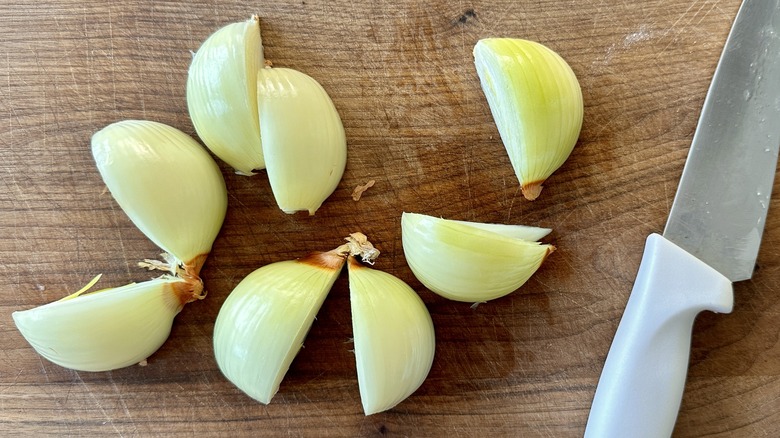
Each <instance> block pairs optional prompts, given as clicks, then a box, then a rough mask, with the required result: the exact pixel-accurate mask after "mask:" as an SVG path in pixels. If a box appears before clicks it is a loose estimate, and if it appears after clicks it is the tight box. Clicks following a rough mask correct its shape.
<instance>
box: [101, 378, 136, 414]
mask: <svg viewBox="0 0 780 438" xmlns="http://www.w3.org/2000/svg"><path fill="white" fill-rule="evenodd" d="M108 381H109V382H111V388H112V389H113V390H114V392H115V393H116V395H117V396H118V397H119V404H121V405H122V411H124V413H125V416H126V417H127V418H128V419H129V420H130V423H131V424H132V425H133V427H135V420H134V419H133V414H131V413H130V409H128V408H127V403H125V397H124V395H122V391H121V390H120V389H119V387H118V386H117V384H116V382H115V381H114V376H113V374H112V373H111V372H110V371H109V372H108Z"/></svg>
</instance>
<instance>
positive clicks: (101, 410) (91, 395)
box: [74, 371, 123, 436]
mask: <svg viewBox="0 0 780 438" xmlns="http://www.w3.org/2000/svg"><path fill="white" fill-rule="evenodd" d="M74 374H75V375H76V379H77V380H78V382H79V384H80V385H81V386H82V387H83V388H84V389H85V390H86V391H87V395H89V398H91V399H92V400H93V401H94V402H95V405H96V406H97V407H98V409H99V410H100V413H101V414H103V418H105V419H106V421H104V422H103V424H105V423H110V424H111V427H113V428H114V431H115V432H116V433H117V435H119V436H123V435H122V431H120V430H119V428H117V427H116V424H114V420H113V419H112V418H111V417H109V415H108V412H106V410H105V409H103V404H102V403H100V400H99V399H98V398H97V397H95V394H94V393H93V392H92V390H91V389H90V388H89V386H87V383H86V382H84V379H82V378H81V374H79V373H78V371H76V372H74Z"/></svg>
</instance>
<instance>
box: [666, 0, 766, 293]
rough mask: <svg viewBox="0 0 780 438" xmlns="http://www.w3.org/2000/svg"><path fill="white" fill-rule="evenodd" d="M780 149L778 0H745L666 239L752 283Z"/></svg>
mask: <svg viewBox="0 0 780 438" xmlns="http://www.w3.org/2000/svg"><path fill="white" fill-rule="evenodd" d="M779 148H780V0H745V1H744V3H743V4H742V6H741V7H740V10H739V12H738V14H737V18H736V19H735V21H734V25H733V27H732V29H731V33H730V34H729V37H728V39H727V41H726V45H725V47H724V49H723V54H722V55H721V58H720V62H719V63H718V67H717V69H716V70H715V75H714V77H713V79H712V84H711V85H710V89H709V92H708V93H707V97H706V99H705V101H704V107H703V109H702V113H701V117H700V118H699V124H698V126H697V128H696V133H695V134H694V136H693V142H692V144H691V149H690V152H689V153H688V159H687V161H686V162H685V168H684V169H683V174H682V178H681V179H680V185H679V188H678V189H677V195H676V196H675V198H674V204H673V205H672V210H671V213H670V215H669V220H668V222H667V223H666V228H665V229H664V233H663V234H664V237H666V238H667V239H669V240H671V241H673V242H674V243H676V244H677V245H679V246H680V247H682V248H684V249H685V250H686V251H688V252H689V253H691V254H692V255H694V256H696V257H697V258H699V259H700V260H702V261H704V262H705V263H707V264H709V265H710V266H712V267H713V268H715V269H717V270H718V271H719V272H721V273H722V274H723V275H725V276H726V277H728V278H729V279H730V280H731V281H739V280H745V279H748V278H750V276H751V275H752V273H753V267H754V265H755V261H756V257H757V255H758V247H759V244H760V242H761V235H762V233H763V230H764V221H765V219H766V213H767V208H768V206H769V198H770V195H771V192H772V183H773V181H774V176H775V171H776V168H777V157H778V149H779Z"/></svg>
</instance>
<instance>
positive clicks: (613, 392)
mask: <svg viewBox="0 0 780 438" xmlns="http://www.w3.org/2000/svg"><path fill="white" fill-rule="evenodd" d="M778 149H780V0H745V1H744V2H743V3H742V5H741V6H740V9H739V11H738V13H737V16H736V18H735V20H734V24H733V26H732V28H731V32H730V33H729V36H728V39H727V40H726V44H725V46H724V49H723V52H722V55H721V58H720V61H719V62H718V66H717V68H716V70H715V74H714V75H713V80H712V83H711V85H710V89H709V91H708V92H707V96H706V98H705V101H704V106H703V108H702V112H701V116H700V118H699V123H698V125H697V127H696V131H695V133H694V137H693V141H692V143H691V148H690V151H689V153H688V158H687V160H686V163H685V167H684V169H683V174H682V177H681V179H680V184H679V187H678V190H677V193H676V194H675V198H674V202H673V204H672V208H671V211H670V214H669V219H668V221H667V224H666V227H665V229H664V232H663V235H659V234H651V235H650V236H649V237H648V239H647V243H646V245H645V251H644V253H643V255H642V261H641V263H640V266H639V270H638V272H637V279H636V282H635V283H634V287H633V289H632V291H631V295H630V296H629V299H628V303H627V304H626V309H625V311H624V313H623V317H622V318H621V320H620V323H619V325H618V329H617V332H616V333H615V338H614V340H613V342H612V346H611V347H610V350H609V353H608V355H607V359H606V361H605V363H604V368H603V370H602V373H601V377H600V379H599V383H598V386H597V388H596V393H595V396H594V399H593V403H592V405H591V410H590V414H589V417H588V423H587V426H586V429H585V437H586V438H597V437H598V438H610V437H616V438H618V437H619V438H623V437H668V436H671V434H672V431H673V429H674V424H675V422H676V419H677V414H678V411H679V408H680V402H681V400H682V394H683V390H684V386H685V376H686V373H687V368H688V358H689V353H690V345H691V335H692V333H691V332H692V329H693V322H694V319H695V318H696V315H698V314H699V313H700V312H701V311H703V310H710V311H714V312H719V313H728V312H731V309H732V306H733V288H732V282H734V281H740V280H745V279H749V278H750V277H751V275H752V272H753V267H754V265H755V261H756V258H757V255H758V249H759V245H760V242H761V235H762V233H763V229H764V223H765V219H766V214H767V209H768V204H769V199H770V196H771V191H772V185H773V181H774V176H775V172H776V169H777V157H778Z"/></svg>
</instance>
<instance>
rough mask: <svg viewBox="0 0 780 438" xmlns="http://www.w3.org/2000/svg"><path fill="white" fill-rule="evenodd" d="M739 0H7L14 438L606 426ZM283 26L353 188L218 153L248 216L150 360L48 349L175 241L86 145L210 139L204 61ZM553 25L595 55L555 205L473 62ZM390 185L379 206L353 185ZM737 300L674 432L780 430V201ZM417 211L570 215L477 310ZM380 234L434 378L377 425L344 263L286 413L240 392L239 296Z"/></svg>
mask: <svg viewBox="0 0 780 438" xmlns="http://www.w3.org/2000/svg"><path fill="white" fill-rule="evenodd" d="M738 6H739V2H738V1H736V0H728V1H716V0H693V1H692V0H651V1H647V2H624V1H616V0H605V1H595V0H586V1H570V0H567V1H553V0H542V1H534V2H509V1H498V2H488V1H473V2H446V1H441V0H434V1H430V2H420V3H417V2H411V1H409V2H399V3H398V4H390V3H388V4H382V2H375V1H368V0H353V1H340V0H339V1H331V2H327V1H323V0H298V1H295V2H279V1H269V2H256V3H246V2H244V3H241V2H238V3H235V2H231V3H226V2H218V1H213V2H208V1H198V2H194V3H193V2H143V1H140V0H127V1H124V2H121V3H116V4H109V3H108V2H101V1H94V0H90V1H86V2H83V1H78V2H77V1H74V0H58V1H40V2H32V1H23V2H14V3H3V4H2V5H0V17H2V19H0V41H2V42H1V43H0V116H2V120H0V143H1V144H0V332H2V337H0V351H1V353H0V436H9V435H12V434H20V435H21V434H25V435H32V436H39V435H43V434H48V435H57V436H82V435H93V436H114V435H116V436H150V435H177V436H191V435H196V434H197V435H206V436H244V435H247V436H248V435H251V436H257V435H261V436H263V435H269V436H271V435H273V436H278V435H288V436H379V435H391V436H464V437H471V436H528V437H532V436H540V437H575V436H581V435H582V432H583V430H584V427H585V423H586V419H587V416H588V411H589V408H590V402H591V400H592V397H593V393H594V391H595V388H596V383H597V381H598V377H599V374H600V372H601V367H602V365H603V362H604V359H605V357H606V354H607V351H608V349H609V345H610V343H611V340H612V336H613V335H614V332H615V329H616V327H617V324H618V322H619V319H620V316H621V314H622V311H623V308H624V306H625V303H626V300H627V299H628V294H629V291H630V290H631V287H632V284H633V280H634V276H635V273H636V270H637V267H638V264H639V259H640V256H641V253H642V250H643V245H644V239H645V238H646V236H647V235H648V234H649V233H651V232H658V231H660V230H662V228H663V224H664V222H665V220H666V216H667V214H668V211H669V206H670V203H671V201H672V198H673V196H674V192H675V189H676V186H677V182H678V179H679V176H680V173H681V170H682V166H683V162H684V160H685V157H686V155H687V152H688V146H689V144H690V141H691V137H692V134H693V131H694V128H695V126H696V121H697V119H698V115H699V111H700V109H701V105H702V102H703V99H704V96H705V93H706V90H707V87H708V85H709V82H710V79H711V76H712V73H713V71H714V68H715V65H716V63H717V60H718V57H719V55H720V51H721V49H722V47H723V43H724V41H725V38H726V36H727V34H728V31H729V28H730V26H731V22H732V20H733V19H734V16H735V14H736V11H737V8H738ZM253 13H256V14H259V16H260V17H261V24H262V32H263V39H264V43H265V50H266V56H267V57H268V59H270V60H272V61H273V63H274V65H276V66H283V67H291V68H295V69H298V70H301V71H303V72H306V73H308V74H310V75H311V76H313V77H315V78H316V79H317V80H319V81H320V82H321V83H322V84H323V86H324V87H325V89H326V90H327V91H328V92H329V93H330V95H331V96H332V98H333V100H334V102H335V104H336V107H337V108H338V110H339V112H340V114H341V117H342V119H343V122H344V126H345V129H346V133H347V138H348V147H349V158H348V163H347V170H346V173H345V174H344V178H343V180H342V182H341V184H340V186H339V187H338V189H337V190H336V192H335V193H334V194H333V195H332V196H331V197H330V199H329V200H328V201H327V202H326V203H325V205H324V206H323V207H322V209H320V210H319V211H318V212H317V215H316V216H314V217H308V216H306V215H292V216H289V215H285V214H283V213H282V212H281V211H279V210H278V209H277V207H276V205H275V202H274V200H273V196H272V193H271V191H270V188H269V186H268V183H267V178H266V175H265V174H264V173H261V174H259V175H256V176H254V177H251V178H247V177H243V176H238V175H235V174H234V173H233V172H232V171H231V169H229V168H228V167H227V166H226V165H224V163H221V162H220V166H221V169H222V170H223V173H224V176H225V180H226V183H227V187H228V191H229V210H228V215H227V218H226V220H225V223H224V227H223V229H222V232H221V234H220V235H219V237H218V238H217V241H216V242H215V245H214V249H213V252H212V254H211V257H210V258H209V260H208V263H207V265H206V268H205V270H204V271H203V277H204V279H205V283H206V286H207V289H208V291H209V296H208V297H207V298H206V299H205V300H203V301H201V302H197V303H193V304H190V305H188V306H187V307H186V308H185V309H184V310H183V311H182V312H181V314H180V315H179V316H178V317H177V318H176V320H175V322H174V327H173V332H172V333H171V336H170V338H169V339H168V341H167V342H166V343H165V345H163V347H162V348H161V349H160V350H159V351H158V352H157V353H155V354H154V355H153V356H151V357H150V358H149V359H148V365H147V366H145V367H141V366H133V367H129V368H125V369H121V370H116V371H112V372H103V373H87V372H74V371H71V370H67V369H64V368H61V367H59V366H56V365H54V364H52V363H50V362H48V361H46V360H45V359H42V358H41V357H39V356H38V355H37V354H36V353H35V352H34V351H33V349H32V348H31V347H30V346H29V345H28V344H27V343H26V342H25V341H24V339H23V338H22V337H21V335H20V334H19V333H18V331H17V330H16V328H15V326H14V325H13V322H12V320H11V316H10V315H11V312H13V311H15V310H20V309H28V308H31V307H34V306H37V305H41V304H44V303H47V302H50V301H53V300H56V299H58V298H61V297H63V296H64V295H66V294H68V293H71V292H73V291H75V290H78V289H79V288H81V286H83V285H84V284H85V283H86V282H87V281H88V280H89V279H91V278H92V277H93V276H95V275H96V274H98V273H102V274H103V279H102V280H101V283H100V284H101V285H102V286H103V287H109V286H118V285H122V284H126V283H128V282H132V281H140V280H144V279H147V278H149V276H150V274H149V273H147V272H145V271H143V270H141V269H139V268H137V267H136V266H135V264H136V262H137V261H139V260H141V259H144V258H149V257H155V256H156V255H157V254H158V252H159V250H158V249H157V248H156V247H155V246H154V245H153V244H152V243H151V242H150V241H148V240H147V239H146V238H145V237H144V236H143V235H142V234H141V233H140V232H139V231H138V230H137V229H136V228H135V227H134V226H133V225H132V224H131V223H130V221H129V220H128V218H127V217H126V216H125V214H124V213H123V212H122V211H121V209H120V208H119V207H118V206H117V204H116V203H115V201H114V200H113V199H112V197H111V195H110V194H109V193H108V192H107V191H106V189H105V186H104V185H103V183H102V181H101V179H100V176H99V174H98V172H97V170H96V168H95V166H94V163H93V160H92V157H91V153H90V149H89V140H90V136H91V135H92V133H94V132H95V131H97V130H98V129H100V128H102V127H103V126H105V125H107V124H109V123H111V122H114V121H118V120H122V119H134V118H141V119H150V120H156V121H159V122H163V123H167V124H169V125H171V126H174V127H177V128H179V129H181V130H183V131H185V132H187V133H189V134H192V135H194V129H193V128H192V124H191V122H190V120H189V118H188V115H187V108H186V102H185V97H184V96H185V93H184V91H185V81H186V75H187V68H188V66H189V62H190V59H191V52H192V51H195V50H197V48H198V46H199V45H200V43H201V42H202V41H203V40H204V39H205V38H206V37H207V36H208V35H209V34H210V33H212V32H213V31H215V30H216V29H218V28H219V27H221V26H223V25H225V24H228V23H231V22H235V21H239V20H244V19H247V18H248V17H249V16H250V15H251V14H253ZM492 36H512V37H522V38H526V39H531V40H535V41H539V42H542V43H544V44H546V45H548V46H549V47H551V48H552V49H554V50H556V51H557V52H558V53H560V54H561V55H562V56H563V57H564V58H565V59H566V60H567V61H568V62H569V63H570V64H571V66H572V68H573V69H574V71H575V72H576V74H577V76H578V78H579V80H580V83H581V85H582V90H583V94H584V99H585V121H584V125H583V129H582V134H581V136H580V141H579V143H578V145H577V147H576V149H575V151H574V153H573V154H572V156H571V158H570V159H569V160H568V161H567V162H566V164H565V165H564V166H563V167H562V168H561V169H560V170H559V171H558V172H556V173H555V174H554V175H553V176H552V178H550V179H549V181H548V183H547V184H546V186H545V190H544V192H543V193H542V196H541V197H540V198H539V199H538V200H537V201H535V202H528V201H526V200H525V199H523V197H522V195H521V194H520V190H519V187H518V183H517V180H516V178H515V176H514V174H513V172H512V169H511V166H510V164H509V160H508V158H507V155H506V152H505V151H504V148H503V146H502V145H501V143H500V139H499V137H498V132H497V130H496V128H495V125H494V123H493V121H492V118H491V116H490V112H489V109H488V107H487V103H486V101H485V99H484V96H483V95H482V92H481V90H480V88H479V82H478V79H477V76H476V73H475V71H474V67H473V59H472V55H471V51H472V48H473V46H474V43H475V42H476V41H477V40H478V39H480V38H484V37H492ZM368 180H375V181H376V185H375V186H374V187H372V188H371V189H369V190H368V191H367V192H366V193H365V194H364V195H363V197H362V199H360V201H358V202H355V201H353V200H352V198H351V193H352V190H353V188H354V187H355V186H357V185H360V184H364V183H366V182H367V181H368ZM775 193H776V195H775V196H773V200H772V207H771V208H770V211H769V218H768V220H767V228H766V232H765V235H764V242H763V246H762V249H761V253H760V256H759V259H758V266H757V271H756V274H755V276H754V278H753V279H752V280H751V281H746V282H742V283H739V284H736V285H735V292H736V302H735V308H734V312H733V313H732V314H730V315H715V314H711V313H705V314H702V315H701V316H700V318H699V319H698V320H697V322H696V325H695V334H694V337H693V347H692V354H691V368H690V372H689V379H688V384H687V387H686V393H685V396H684V400H683V404H682V410H681V413H680V417H679V420H678V423H677V429H676V433H675V435H676V436H680V437H693V436H737V437H757V436H777V435H778V434H780V413H778V412H780V410H779V408H780V398H778V394H780V360H779V359H780V346H779V345H778V339H779V338H780V328H779V327H780V325H779V324H778V323H777V320H778V312H779V311H780V300H779V298H778V297H780V293H779V292H780V286H778V285H780V250H778V248H780V214H778V213H780V212H778V211H777V206H778V205H780V204H778V201H779V200H778V199H777V198H778V195H777V194H778V193H780V191H778V190H775ZM402 211H411V212H420V213H426V214H431V215H435V216H442V217H447V218H452V219H463V220H475V221H481V222H497V223H508V224H527V225H535V226H544V227H550V228H552V229H553V230H554V231H553V233H552V235H551V236H549V237H548V238H547V239H546V240H547V241H548V242H550V243H553V244H555V245H556V246H557V248H558V251H556V252H555V253H554V254H553V255H552V256H551V257H550V258H549V260H548V261H547V262H546V264H545V265H544V266H543V267H542V268H541V269H540V270H539V271H538V272H537V274H536V275H535V276H534V277H533V278H532V279H531V280H530V281H529V282H528V283H527V284H526V285H525V286H523V287H522V288H521V289H520V290H519V291H517V292H515V293H513V294H511V295H510V296H507V297H505V298H502V299H499V300H495V301H492V302H489V303H487V304H483V305H479V306H477V307H476V308H472V307H470V306H469V305H468V304H464V303H456V302H451V301H448V300H445V299H443V298H441V297H438V296H436V295H434V294H433V293H431V292H430V291H428V290H426V289H425V288H424V287H423V286H422V285H421V284H420V282H419V281H417V280H416V278H415V277H414V276H413V274H412V273H411V271H410V270H409V268H408V266H407V264H406V261H405V259H404V255H403V251H402V248H401V240H400V224H399V219H400V214H401V212H402ZM353 231H362V232H364V233H365V234H367V235H368V236H369V237H370V238H371V240H372V241H373V242H374V243H375V244H376V245H377V246H378V247H379V248H380V249H381V250H382V256H381V257H380V259H379V261H378V263H377V264H376V268H378V269H381V270H384V271H386V272H390V273H392V274H394V275H396V276H398V277H400V278H401V279H403V280H404V281H406V282H407V283H409V284H410V285H411V286H412V287H413V288H414V289H415V290H416V291H417V292H419V294H420V295H421V297H422V298H423V300H424V301H425V303H426V304H427V306H428V308H429V310H430V312H431V315H432V317H433V321H434V324H435V327H436V336H437V346H436V357H435V361H434V364H433V368H432V370H431V372H430V375H429V377H428V379H427V380H426V382H425V383H424V384H423V386H422V387H421V388H420V389H419V390H418V391H417V392H416V393H415V394H414V395H413V396H412V397H410V398H409V399H407V400H406V401H404V402H403V403H401V404H400V405H399V406H398V407H396V408H395V409H393V410H391V411H389V412H386V413H381V414H377V415H373V416H370V417H365V416H364V415H363V413H362V411H361V407H360V400H359V393H358V387H357V381H356V371H355V364H354V357H353V354H352V353H351V352H350V349H351V348H352V347H351V345H350V344H349V343H348V340H349V338H350V337H351V332H352V331H351V320H350V312H349V300H348V285H347V280H346V276H342V277H341V278H340V279H339V280H338V282H337V283H336V285H335V287H334V289H333V290H332V292H331V294H330V296H329V298H328V299H327V300H326V302H325V304H324V306H323V308H322V310H321V311H320V312H319V315H318V319H317V321H316V322H315V324H314V326H313V328H312V330H311V332H310V334H309V336H308V338H307V339H306V343H305V348H304V349H303V350H302V351H301V352H300V354H299V355H298V357H297V358H296V359H295V361H294V362H293V364H292V367H291V368H290V370H289V372H288V374H287V377H286V379H285V380H284V382H283V384H282V386H281V389H280V391H279V393H278V394H277V395H276V397H275V398H274V399H273V402H272V403H271V404H270V405H268V406H263V405H261V404H259V403H256V402H254V401H253V400H251V399H249V398H248V397H246V396H245V395H243V394H242V393H241V392H240V391H239V390H238V389H236V388H235V387H233V386H232V385H231V384H230V383H228V382H227V381H226V380H225V379H224V378H223V377H222V375H221V374H220V372H219V370H218V369H217V367H216V363H215V361H214V358H213V355H212V347H211V336H212V331H213V327H214V319H215V317H216V315H217V312H218V311H219V308H220V306H221V304H222V303H223V302H224V300H225V298H226V296H227V295H228V293H229V292H230V291H231V290H232V288H233V287H235V285H236V284H237V283H238V282H239V281H240V280H241V279H242V278H243V277H244V276H246V275H247V274H249V273H250V272H252V271H253V270H254V269H256V268H258V267H260V266H262V265H265V264H267V263H270V262H274V261H280V260H288V259H292V258H296V257H300V256H302V255H304V254H305V253H307V252H309V251H314V250H328V249H331V248H333V247H334V246H337V245H338V244H339V243H340V241H341V239H342V238H343V237H344V236H346V235H347V234H349V233H350V232H353Z"/></svg>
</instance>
